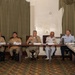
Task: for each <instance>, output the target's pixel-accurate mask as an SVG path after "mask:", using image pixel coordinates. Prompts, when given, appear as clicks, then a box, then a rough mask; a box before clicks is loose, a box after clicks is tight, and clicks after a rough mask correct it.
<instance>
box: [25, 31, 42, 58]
mask: <svg viewBox="0 0 75 75" xmlns="http://www.w3.org/2000/svg"><path fill="white" fill-rule="evenodd" d="M33 43H41V39H40V37H39V36H37V31H36V30H34V31H33V35H32V36H30V37H29V38H28V40H27V44H33ZM32 50H34V51H35V58H36V57H37V56H38V54H39V48H38V47H28V48H27V49H26V52H27V56H28V57H26V58H30V51H32Z"/></svg>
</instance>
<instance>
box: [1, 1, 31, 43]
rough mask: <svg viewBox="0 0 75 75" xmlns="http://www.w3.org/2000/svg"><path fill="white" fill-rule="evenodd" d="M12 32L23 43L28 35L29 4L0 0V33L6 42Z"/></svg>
mask: <svg viewBox="0 0 75 75" xmlns="http://www.w3.org/2000/svg"><path fill="white" fill-rule="evenodd" d="M14 31H15V32H17V33H18V36H19V37H21V38H22V40H23V42H25V39H26V35H29V34H30V3H29V2H26V1H25V0H0V32H2V35H4V36H5V38H6V41H8V40H9V38H10V37H11V36H12V32H14Z"/></svg>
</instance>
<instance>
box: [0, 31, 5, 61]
mask: <svg viewBox="0 0 75 75" xmlns="http://www.w3.org/2000/svg"><path fill="white" fill-rule="evenodd" d="M3 42H4V43H5V39H4V38H3V37H2V34H1V32H0V43H3ZM4 49H5V48H4V47H3V46H0V61H1V60H4V58H5V55H4Z"/></svg>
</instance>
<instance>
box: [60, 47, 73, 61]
mask: <svg viewBox="0 0 75 75" xmlns="http://www.w3.org/2000/svg"><path fill="white" fill-rule="evenodd" d="M66 50H67V51H68V52H69V56H70V60H72V52H71V50H70V49H69V48H68V47H67V46H61V55H62V60H64V58H65V55H64V53H65V51H66Z"/></svg>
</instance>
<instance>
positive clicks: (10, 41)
mask: <svg viewBox="0 0 75 75" xmlns="http://www.w3.org/2000/svg"><path fill="white" fill-rule="evenodd" d="M14 42H19V43H21V39H20V38H12V39H10V40H9V43H11V44H13V43H14ZM12 48H18V46H12Z"/></svg>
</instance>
